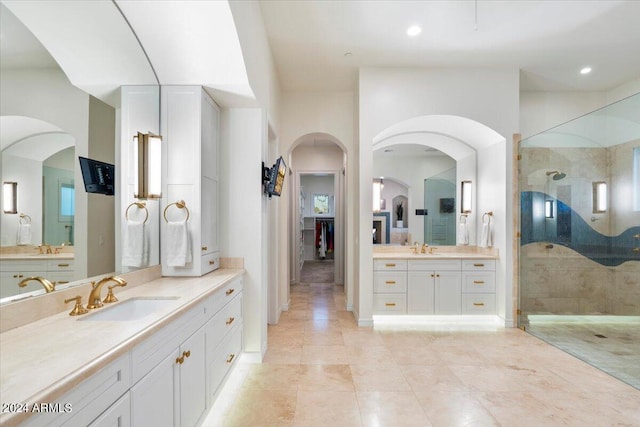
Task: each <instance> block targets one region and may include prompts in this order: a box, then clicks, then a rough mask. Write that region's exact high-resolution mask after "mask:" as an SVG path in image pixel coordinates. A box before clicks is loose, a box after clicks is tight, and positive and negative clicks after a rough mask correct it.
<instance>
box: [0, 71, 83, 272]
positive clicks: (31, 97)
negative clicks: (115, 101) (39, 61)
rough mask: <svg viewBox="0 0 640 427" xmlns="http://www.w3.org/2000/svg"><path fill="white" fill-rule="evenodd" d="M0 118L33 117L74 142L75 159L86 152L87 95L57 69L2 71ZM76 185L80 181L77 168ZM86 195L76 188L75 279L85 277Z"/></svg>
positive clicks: (81, 188) (0, 80) (79, 187)
mask: <svg viewBox="0 0 640 427" xmlns="http://www.w3.org/2000/svg"><path fill="white" fill-rule="evenodd" d="M0 93H2V96H0V115H3V116H6V115H18V116H26V117H33V118H36V119H40V120H44V121H46V122H49V123H51V124H53V125H55V126H57V127H59V128H60V129H62V130H64V131H65V132H67V133H69V134H70V135H71V136H73V138H74V139H75V142H76V146H75V148H76V153H75V154H76V156H85V157H86V156H87V155H88V152H89V95H88V94H86V93H85V92H83V91H81V90H80V89H78V88H76V87H75V86H72V85H71V83H69V80H68V79H67V78H66V76H65V75H64V73H63V72H62V71H61V70H59V69H40V70H33V69H28V70H27V69H16V70H2V73H1V74H0ZM74 180H75V182H82V173H81V171H80V168H76V170H75V178H74ZM87 200H88V198H87V193H86V192H85V191H84V187H83V186H76V216H75V218H74V228H75V230H74V234H75V238H74V241H75V257H76V258H75V259H76V262H75V269H76V277H87V271H86V269H87V247H86V239H84V238H83V236H86V234H87V227H88V226H87V222H86V220H87Z"/></svg>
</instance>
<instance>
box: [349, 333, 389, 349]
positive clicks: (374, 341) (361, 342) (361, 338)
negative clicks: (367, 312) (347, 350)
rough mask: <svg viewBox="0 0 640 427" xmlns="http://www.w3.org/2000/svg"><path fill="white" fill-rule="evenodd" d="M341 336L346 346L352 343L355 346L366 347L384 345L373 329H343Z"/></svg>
mask: <svg viewBox="0 0 640 427" xmlns="http://www.w3.org/2000/svg"><path fill="white" fill-rule="evenodd" d="M342 336H343V337H344V344H345V345H348V346H349V345H353V346H356V347H366V346H372V345H384V341H382V338H380V334H378V333H377V332H376V331H374V330H373V329H370V330H361V329H357V330H353V331H351V330H349V331H344V332H343V334H342Z"/></svg>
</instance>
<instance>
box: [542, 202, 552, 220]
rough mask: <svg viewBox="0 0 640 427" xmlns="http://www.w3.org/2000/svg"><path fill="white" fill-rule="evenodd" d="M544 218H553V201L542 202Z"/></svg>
mask: <svg viewBox="0 0 640 427" xmlns="http://www.w3.org/2000/svg"><path fill="white" fill-rule="evenodd" d="M544 217H545V218H553V200H545V201H544Z"/></svg>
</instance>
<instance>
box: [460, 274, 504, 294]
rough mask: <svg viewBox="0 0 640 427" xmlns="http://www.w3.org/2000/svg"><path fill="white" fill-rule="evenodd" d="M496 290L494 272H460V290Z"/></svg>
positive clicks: (488, 291)
mask: <svg viewBox="0 0 640 427" xmlns="http://www.w3.org/2000/svg"><path fill="white" fill-rule="evenodd" d="M495 291H496V273H494V272H493V271H491V272H475V271H472V272H469V271H464V272H462V292H466V293H494V292H495Z"/></svg>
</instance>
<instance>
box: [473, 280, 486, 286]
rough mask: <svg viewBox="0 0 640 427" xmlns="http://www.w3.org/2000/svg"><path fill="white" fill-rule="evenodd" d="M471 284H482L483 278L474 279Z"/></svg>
mask: <svg viewBox="0 0 640 427" xmlns="http://www.w3.org/2000/svg"><path fill="white" fill-rule="evenodd" d="M473 284H474V285H484V280H474V281H473Z"/></svg>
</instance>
